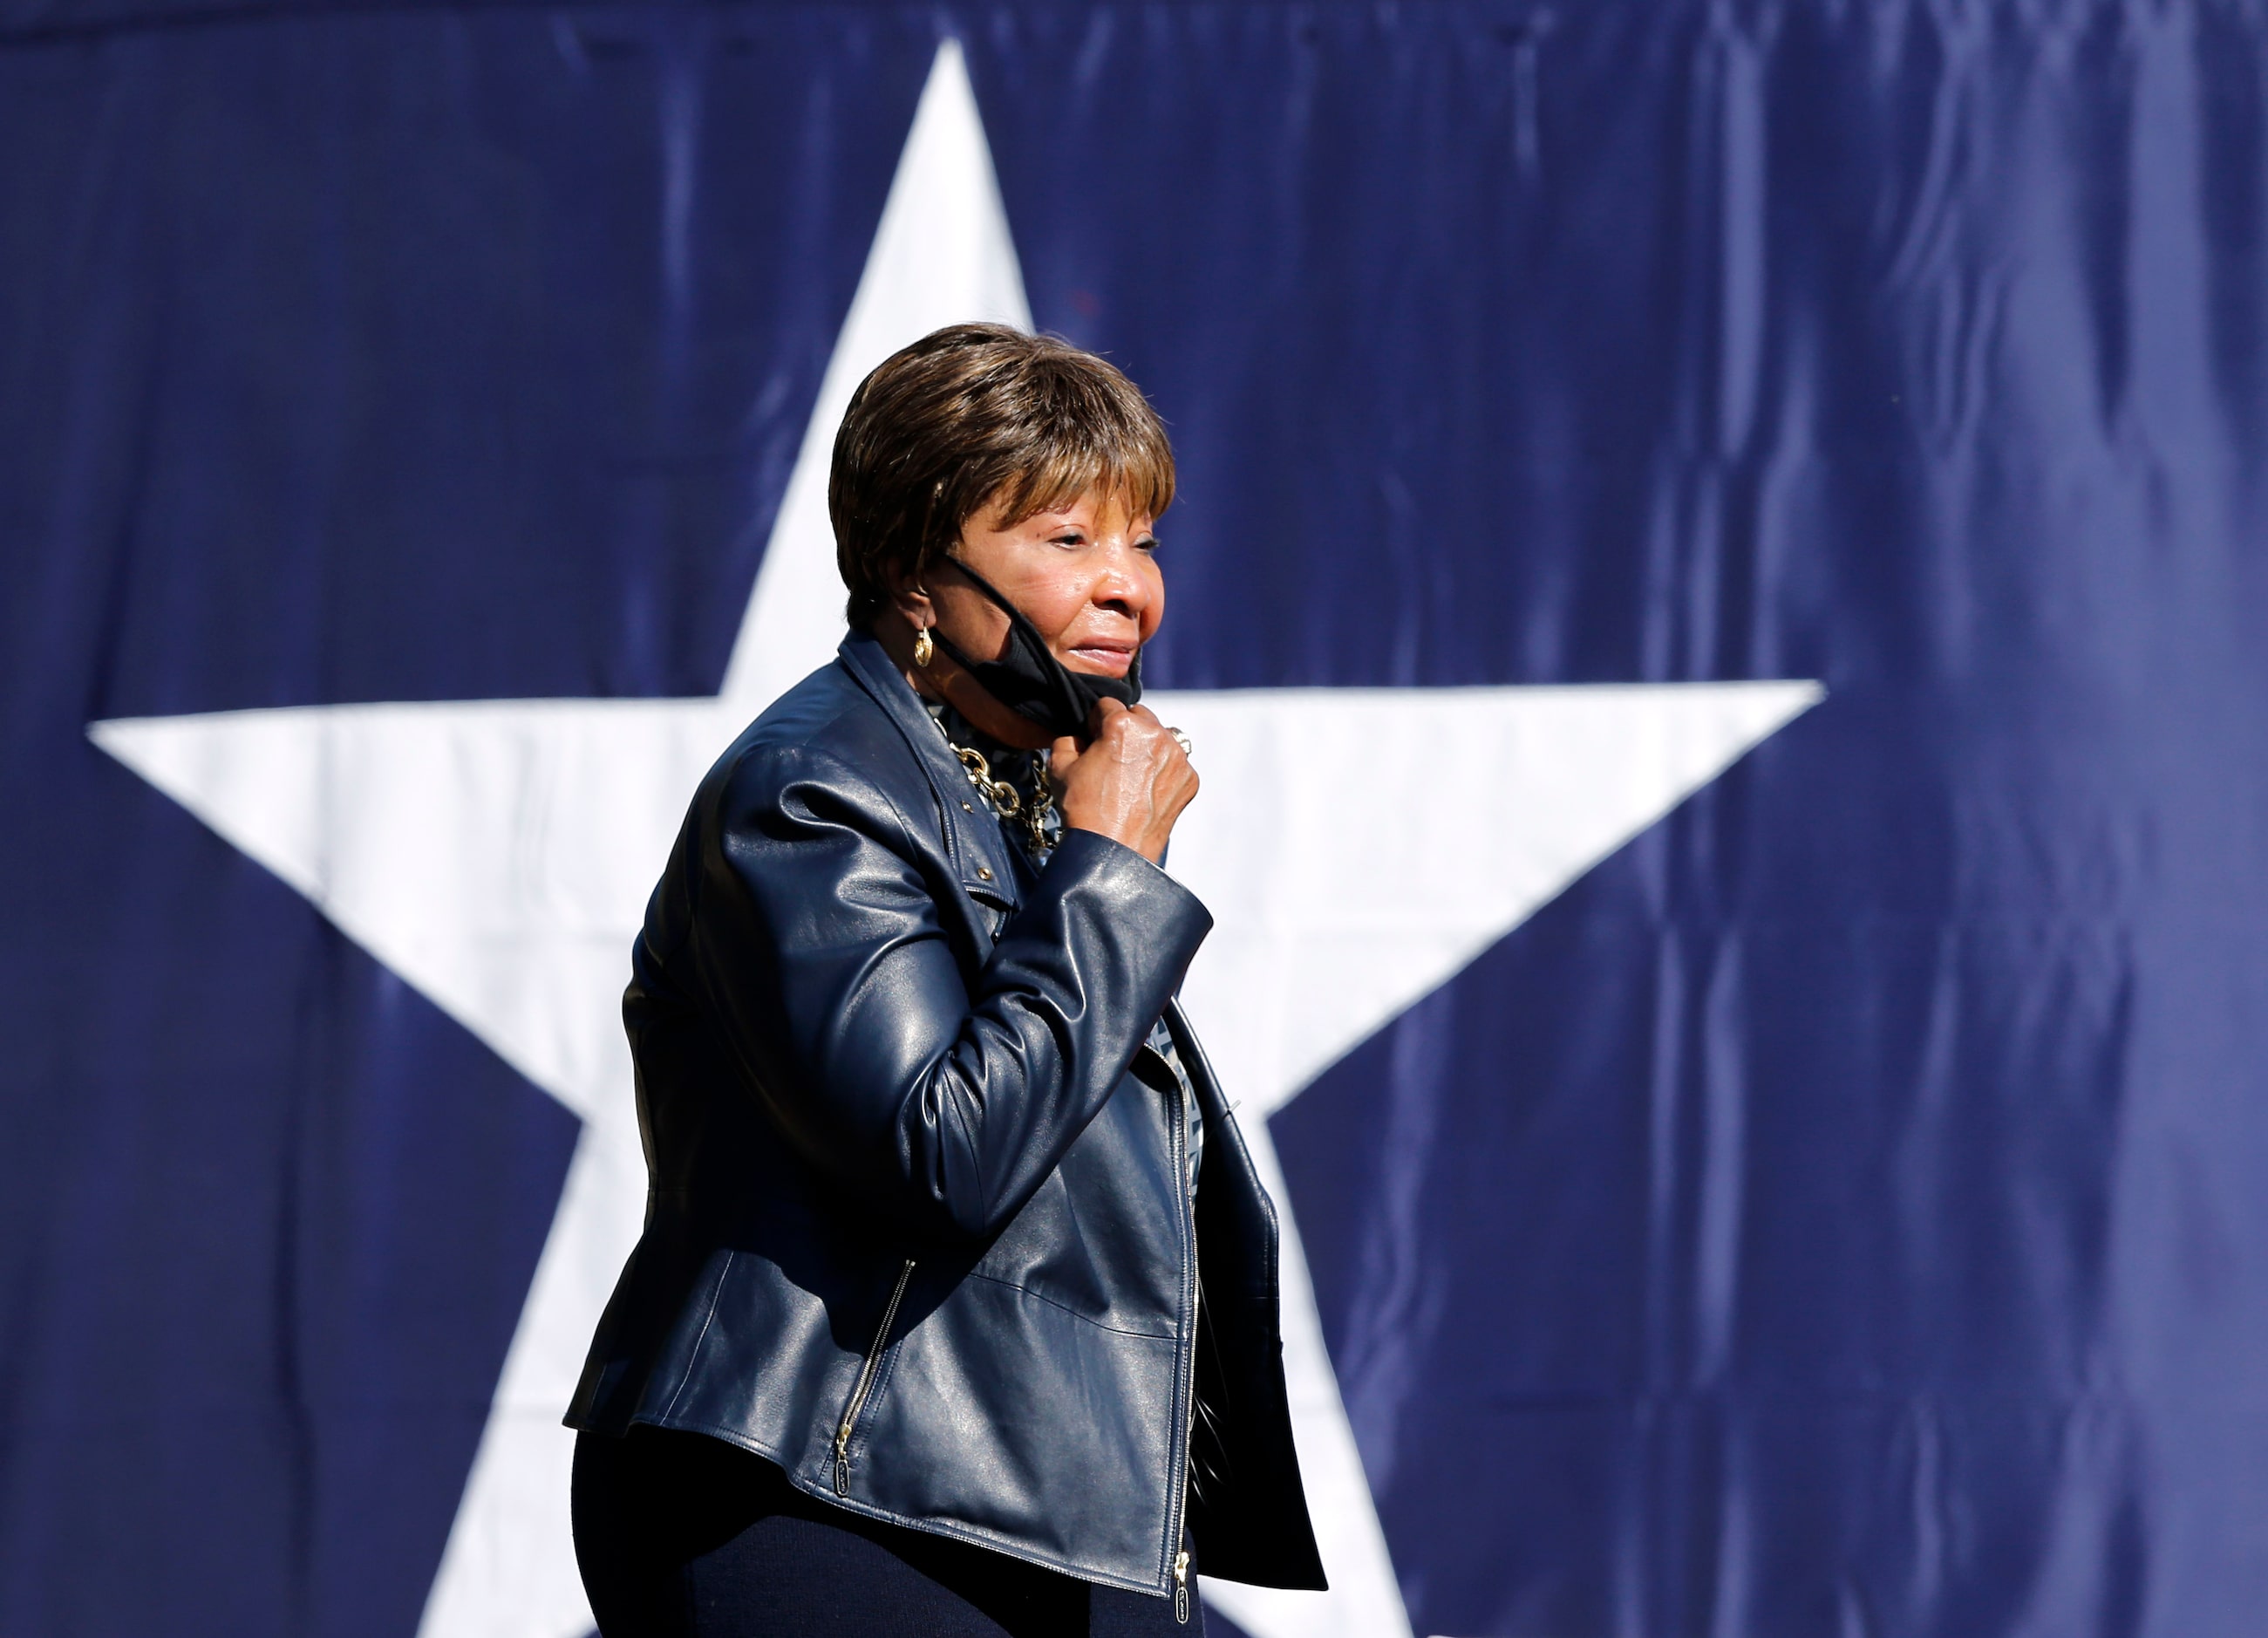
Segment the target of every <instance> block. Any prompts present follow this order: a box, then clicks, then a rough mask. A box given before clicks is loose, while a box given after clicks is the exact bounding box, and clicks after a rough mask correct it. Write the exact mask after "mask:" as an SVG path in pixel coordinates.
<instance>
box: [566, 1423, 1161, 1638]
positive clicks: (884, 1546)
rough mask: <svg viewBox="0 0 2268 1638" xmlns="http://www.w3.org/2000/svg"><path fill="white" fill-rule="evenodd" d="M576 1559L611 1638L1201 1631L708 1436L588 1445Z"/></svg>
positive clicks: (582, 1458)
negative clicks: (798, 1479)
mask: <svg viewBox="0 0 2268 1638" xmlns="http://www.w3.org/2000/svg"><path fill="white" fill-rule="evenodd" d="M574 1504H575V1556H576V1559H577V1561H578V1563H579V1564H580V1565H581V1567H582V1571H583V1586H584V1590H585V1591H586V1592H587V1593H588V1594H589V1595H590V1599H591V1610H592V1613H593V1615H595V1616H596V1617H597V1619H598V1623H599V1632H600V1638H805V1635H806V1634H811V1635H813V1638H916V1635H917V1638H1192V1635H1193V1634H1194V1635H1198V1638H1201V1635H1202V1634H1203V1633H1204V1613H1203V1612H1202V1611H1201V1610H1200V1609H1199V1607H1198V1605H1197V1590H1196V1587H1195V1585H1194V1582H1195V1576H1194V1575H1192V1577H1191V1581H1192V1583H1193V1584H1192V1585H1191V1588H1190V1591H1189V1623H1188V1625H1186V1626H1183V1625H1181V1624H1179V1623H1177V1622H1176V1621H1175V1620H1174V1601H1173V1600H1172V1599H1171V1598H1157V1597H1145V1596H1143V1595H1141V1594H1139V1593H1130V1592H1122V1591H1119V1590H1116V1589H1115V1588H1109V1587H1095V1586H1092V1585H1090V1584H1089V1583H1086V1582H1083V1581H1079V1580H1077V1579H1076V1578H1074V1577H1072V1576H1069V1575H1061V1574H1058V1573H1057V1572H1056V1571H1054V1570H1050V1569H1043V1568H1041V1567H1040V1566H1038V1565H1036V1564H1027V1563H1025V1562H1024V1561H1022V1560H1020V1559H1014V1558H1010V1557H1009V1556H1008V1555H1007V1554H1005V1553H995V1552H992V1551H990V1550H989V1549H987V1548H984V1547H978V1546H970V1545H968V1544H967V1543H965V1542H959V1541H952V1540H948V1539H946V1538H945V1537H942V1536H932V1535H927V1534H924V1532H922V1531H912V1530H902V1529H899V1528H896V1527H895V1526H892V1525H888V1524H877V1523H875V1522H874V1521H873V1520H870V1519H865V1518H861V1517H859V1516H858V1515H856V1514H854V1513H849V1512H846V1511H844V1510H843V1509H840V1508H835V1507H829V1506H828V1504H827V1503H825V1502H823V1501H814V1499H812V1498H811V1497H809V1496H806V1495H805V1494H802V1493H801V1492H800V1491H799V1490H797V1489H796V1488H795V1487H793V1486H792V1485H790V1484H789V1483H788V1482H787V1476H786V1475H785V1474H784V1473H782V1472H780V1470H779V1469H778V1468H777V1467H776V1466H774V1465H772V1464H771V1463H770V1462H767V1461H765V1460H764V1459H763V1458H762V1457H758V1456H752V1455H750V1454H749V1453H748V1452H747V1451H745V1450H739V1449H737V1448H736V1447H734V1446H733V1445H729V1444H726V1443H725V1442H724V1441H723V1440H721V1439H711V1438H708V1437H706V1436H705V1435H701V1434H688V1433H673V1432H666V1431H664V1430H662V1429H659V1428H633V1429H632V1430H631V1431H630V1434H629V1435H626V1436H625V1437H623V1438H620V1439H615V1438H609V1437H608V1436H607V1435H603V1434H588V1433H586V1434H583V1435H578V1437H577V1439H576V1441H575V1496H574Z"/></svg>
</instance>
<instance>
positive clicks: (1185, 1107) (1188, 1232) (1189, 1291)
mask: <svg viewBox="0 0 2268 1638" xmlns="http://www.w3.org/2000/svg"><path fill="white" fill-rule="evenodd" d="M1168 1067H1170V1066H1168ZM1173 1151H1174V1192H1175V1195H1176V1196H1178V1197H1179V1199H1180V1205H1181V1218H1182V1226H1183V1234H1182V1246H1183V1248H1184V1251H1183V1271H1184V1272H1183V1273H1182V1313H1183V1314H1185V1315H1187V1316H1188V1317H1189V1378H1188V1383H1187V1385H1186V1387H1185V1388H1184V1390H1183V1394H1182V1461H1181V1472H1179V1473H1178V1474H1176V1475H1175V1477H1177V1478H1178V1479H1180V1480H1181V1483H1180V1484H1178V1485H1176V1486H1175V1488H1174V1494H1173V1497H1172V1504H1171V1506H1170V1507H1169V1508H1168V1509H1167V1515H1166V1519H1167V1526H1168V1528H1170V1529H1171V1530H1172V1531H1173V1538H1174V1539H1175V1541H1177V1542H1178V1541H1181V1540H1183V1539H1184V1538H1185V1537H1184V1533H1183V1532H1184V1531H1185V1530H1186V1528H1187V1527H1186V1525H1185V1524H1184V1523H1183V1519H1182V1510H1183V1508H1184V1505H1185V1504H1186V1503H1187V1501H1189V1447H1190V1445H1191V1443H1192V1442H1194V1437H1195V1432H1196V1423H1197V1214H1196V1212H1195V1210H1194V1209H1193V1208H1192V1206H1191V1203H1190V1200H1189V1081H1187V1080H1186V1079H1184V1078H1183V1077H1182V1075H1179V1074H1176V1075H1175V1077H1174V1145H1173ZM1174 1620H1175V1622H1177V1623H1179V1624H1180V1625H1182V1626H1187V1625H1188V1624H1189V1549H1188V1548H1187V1547H1183V1548H1182V1549H1181V1551H1180V1553H1179V1555H1178V1556H1176V1557H1175V1560H1174Z"/></svg>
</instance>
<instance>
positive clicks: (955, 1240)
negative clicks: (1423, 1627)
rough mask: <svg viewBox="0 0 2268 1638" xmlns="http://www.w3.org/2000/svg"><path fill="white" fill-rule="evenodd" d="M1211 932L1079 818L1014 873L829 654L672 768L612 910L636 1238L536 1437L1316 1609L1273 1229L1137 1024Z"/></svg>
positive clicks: (1198, 1075)
mask: <svg viewBox="0 0 2268 1638" xmlns="http://www.w3.org/2000/svg"><path fill="white" fill-rule="evenodd" d="M1210 926H1211V917H1210V916H1209V915H1207V914H1206V912H1205V910H1204V906H1203V905H1202V904H1199V903H1198V902H1197V899H1196V898H1195V897H1194V896H1191V895H1190V894H1189V891H1188V889H1185V888H1182V886H1180V885H1179V884H1178V883H1176V882H1175V881H1174V880H1173V879H1172V878H1171V877H1169V876H1167V874H1164V873H1163V872H1162V871H1160V870H1159V869H1158V868H1157V867H1155V866H1153V865H1152V864H1151V863H1150V862H1149V861H1148V860H1145V859H1144V858H1142V857H1141V856H1140V855H1139V854H1138V853H1136V852H1133V851H1132V850H1131V849H1130V848H1127V847H1123V846H1122V845H1119V844H1118V843H1116V842H1113V841H1111V840H1109V839H1108V838H1106V837H1101V836H1098V835H1095V834H1094V833H1092V832H1089V831H1081V830H1071V831H1067V832H1066V833H1065V834H1064V838H1063V841H1062V843H1061V844H1060V845H1059V846H1058V847H1057V849H1056V851H1055V852H1054V854H1053V856H1052V857H1051V859H1050V860H1049V863H1048V866H1047V867H1046V869H1045V870H1044V871H1035V869H1034V868H1033V867H1032V866H1031V864H1030V863H1029V862H1028V861H1027V860H1026V859H1025V858H1024V857H1023V855H1022V853H1021V851H1020V849H1019V848H1018V847H1017V846H1015V845H1013V843H1012V842H1011V841H1010V839H1009V837H1007V836H1006V835H1005V832H1004V830H1003V828H1002V825H1001V823H1000V821H999V820H998V818H997V817H996V816H995V815H993V814H992V813H991V812H990V810H989V809H988V808H987V807H986V805H985V803H984V802H983V800H982V799H981V798H980V797H978V796H977V795H976V793H975V792H974V790H973V788H972V787H971V785H970V783H969V781H968V778H967V776H966V775H965V774H964V772H963V771H962V770H961V766H960V764H958V763H957V762H956V761H955V760H954V756H953V754H952V752H951V750H950V749H949V748H948V747H947V746H946V743H945V741H944V739H943V737H942V736H941V735H940V734H939V733H938V731H937V728H936V726H935V725H934V724H933V723H932V721H931V720H930V719H929V717H928V715H927V714H926V713H925V712H924V710H923V708H922V705H921V703H920V701H919V700H918V699H917V697H915V695H914V692H913V690H911V689H910V688H909V687H908V686H907V683H906V682H905V679H904V678H903V677H902V675H900V674H898V673H897V672H896V670H895V668H893V667H892V666H891V665H890V663H889V660H887V657H886V656H885V655H884V654H883V653H882V650H881V648H880V646H879V645H878V644H876V643H875V642H874V640H873V638H871V637H868V636H866V635H865V634H863V633H856V632H854V633H853V634H851V637H850V638H847V639H846V640H845V641H844V643H843V647H842V650H841V652H840V653H839V655H838V656H837V658H836V662H835V663H834V664H832V665H829V666H827V667H824V668H821V670H819V671H817V672H814V674H813V675H811V676H810V677H808V678H806V680H805V681H804V682H802V683H799V684H798V685H797V686H796V688H795V689H794V690H792V691H791V692H789V693H788V694H787V695H786V696H784V697H783V698H782V699H780V701H779V702H778V703H777V705H773V706H772V708H771V709H770V710H769V711H767V712H764V714H763V715H762V717H760V718H758V719H756V721H755V724H753V725H752V726H751V727H749V728H748V729H747V731H746V732H745V733H743V734H741V735H740V739H739V740H738V741H737V742H735V743H734V744H733V747H732V748H731V749H729V750H727V751H726V752H725V755H724V756H723V757H722V758H721V759H719V761H718V763H717V765H716V766H715V767H714V768H712V769H711V771H710V772H709V774H708V776H707V777H706V778H704V779H703V781H702V784H701V787H700V790H699V792H698V793H696V796H695V797H694V800H693V806H692V808H691V810H690V811H689V813H688V814H687V815H686V819H685V824H684V827H683V829H682V830H681V832H680V833H679V836H678V838H677V843H676V845H675V847H674V850H673V852H672V853H671V856H670V860H669V865H668V868H667V870H666V872H665V874H663V876H662V879H661V882H660V884H659V886H658V887H656V889H654V894H653V898H652V903H651V904H650V905H649V907H648V909H647V912H646V922H645V928H644V933H642V934H641V935H640V937H639V939H638V941H637V948H636V953H635V956H634V973H635V976H634V978H633V979H632V982H631V984H630V990H629V992H628V994H627V996H626V997H625V998H624V1002H623V1015H624V1017H625V1020H626V1022H627V1023H628V1026H629V1029H630V1046H631V1051H632V1054H633V1056H634V1058H635V1059H636V1061H637V1097H638V1116H639V1121H640V1125H641V1127H642V1129H643V1132H644V1140H645V1153H646V1164H647V1169H648V1175H649V1178H650V1192H649V1196H648V1200H647V1206H646V1219H645V1231H644V1236H643V1238H641V1239H640V1241H639V1243H638V1245H637V1251H635V1252H634V1253H633V1254H632V1256H631V1258H630V1264H629V1265H628V1266H627V1267H626V1268H625V1269H624V1270H623V1272H622V1279H621V1281H620V1283H619V1284H618V1285H617V1287H616V1288H615V1294H614V1297H613V1299H612V1301H611V1302H609V1303H608V1307H607V1311H606V1316H605V1317H604V1318H603V1319H602V1320H601V1321H600V1326H599V1332H598V1335H597V1338H596V1339H595V1340H594V1341H593V1344H592V1347H591V1354H590V1360H589V1362H588V1364H587V1365H586V1366H585V1370H584V1374H583V1378H582V1381H581V1383H580V1385H579V1386H578V1389H577V1391H576V1395H575V1399H574V1404H573V1408H572V1409H571V1411H570V1413H569V1414H568V1417H567V1420H568V1423H569V1425H570V1426H571V1427H575V1428H587V1429H595V1430H599V1431H601V1432H606V1433H621V1432H622V1431H623V1430H624V1429H626V1428H628V1427H629V1426H630V1424H632V1423H634V1422H647V1423H652V1424H655V1425H657V1426H659V1427H664V1428H684V1429H691V1430H696V1431H698V1432H701V1433H705V1434H711V1435H715V1436H716V1437H718V1438H721V1439H725V1440H729V1441H731V1442H733V1443H734V1444H737V1445H740V1446H742V1447H744V1448H746V1449H747V1450H754V1451H756V1452H758V1453H760V1454H762V1455H763V1456H765V1457H769V1458H770V1460H772V1461H773V1462H775V1463H777V1464H778V1465H779V1466H780V1467H781V1468H783V1469H784V1470H785V1472H787V1474H788V1476H789V1478H790V1479H792V1481H793V1482H794V1483H795V1484H796V1485H797V1486H798V1487H800V1488H802V1489H804V1490H806V1491H808V1492H810V1493H811V1494H814V1495H818V1496H821V1497H823V1498H824V1499H826V1500H828V1501H832V1502H834V1503H835V1504H836V1505H838V1506H841V1507H844V1508H848V1509H851V1510H852V1511H854V1512H858V1513H862V1514H865V1515H867V1516H871V1517H874V1518H880V1519H886V1520H888V1521H890V1522H891V1523H894V1524H905V1525H910V1526H912V1527H914V1528H916V1529H919V1530H925V1531H935V1532H937V1533H939V1534H941V1535H947V1536H953V1537H957V1538H961V1539H964V1540H968V1541H972V1542H976V1543H979V1544H981V1545H983V1546H989V1547H993V1548H997V1549H998V1550H1000V1551H1002V1552H1005V1553H1013V1554H1015V1555H1016V1556H1018V1557H1020V1558H1024V1559H1028V1560H1031V1561H1035V1562H1037V1563H1041V1564H1046V1565H1049V1566H1051V1567H1053V1568H1057V1569H1060V1570H1064V1571H1067V1572H1069V1573H1071V1574H1072V1575H1079V1576H1082V1577H1084V1578H1086V1579H1087V1580H1089V1581H1095V1582H1101V1583H1108V1584H1110V1585H1113V1586H1119V1587H1126V1588H1131V1589H1135V1590H1141V1591H1145V1592H1151V1593H1160V1594H1163V1593H1167V1592H1169V1591H1171V1590H1174V1586H1175V1572H1176V1561H1177V1559H1178V1558H1179V1555H1180V1552H1181V1548H1182V1540H1183V1527H1184V1524H1185V1523H1186V1524H1187V1526H1188V1529H1189V1533H1190V1536H1191V1538H1193V1540H1194V1542H1195V1546H1196V1553H1197V1561H1198V1563H1199V1564H1200V1565H1201V1566H1202V1567H1203V1568H1204V1571H1205V1573H1206V1574H1208V1575H1219V1576H1223V1577H1226V1578H1228V1579H1231V1580H1238V1581H1247V1582H1256V1583H1262V1584H1264V1585H1271V1586H1280V1587H1321V1586H1322V1584H1323V1577H1322V1566H1321V1564H1320V1562H1319V1561H1318V1560H1317V1557H1316V1553H1315V1546H1314V1536H1313V1534H1312V1532H1311V1531H1310V1529H1309V1526H1308V1521H1307V1505H1306V1501H1305V1499H1304V1497H1303V1495H1302V1494H1301V1491H1300V1472H1299V1465H1298V1461H1297V1458H1296V1457H1295V1456H1294V1455H1293V1452H1292V1429H1291V1420H1290V1416H1289V1413H1288V1412H1287V1410H1286V1407H1285V1395H1284V1376H1283V1367H1282V1362H1281V1343H1280V1341H1279V1339H1278V1329H1277V1280H1276V1245H1277V1241H1276V1221H1275V1214H1274V1212H1273V1210H1272V1209H1271V1207H1270V1205H1269V1202H1268V1199H1267V1197H1266V1196H1265V1194H1264V1193H1263V1192H1262V1190H1261V1188H1260V1184H1259V1182H1258V1179H1257V1178H1256V1176H1255V1175H1254V1172H1253V1169H1252V1165H1251V1162H1250V1160H1249V1158H1248V1155H1247V1153H1246V1150H1245V1147H1244V1144H1243V1140H1241V1137H1240V1136H1239V1135H1238V1133H1237V1130H1236V1125H1235V1121H1234V1118H1233V1116H1231V1114H1230V1113H1229V1111H1228V1109H1227V1107H1226V1103H1224V1102H1223V1100H1222V1097H1221V1095H1220V1092H1219V1088H1217V1087H1216V1085H1215V1084H1214V1081H1213V1079H1212V1076H1211V1072H1210V1071H1209V1069H1208V1068H1207V1067H1206V1066H1205V1062H1204V1055H1203V1054H1202V1052H1201V1051H1199V1050H1198V1047H1197V1042H1196V1040H1195V1038H1194V1037H1192V1036H1191V1035H1190V1033H1189V1029H1188V1026H1187V1023H1186V1022H1185V1021H1184V1020H1183V1019H1182V1016H1181V1015H1180V1011H1179V1008H1178V1007H1175V1004H1174V1000H1173V996H1174V992H1175V989H1176V988H1177V987H1178V986H1179V985H1180V983H1181V979H1182V973H1183V971H1184V970H1186V969H1187V967H1188V965H1189V959H1190V957H1191V956H1193V955H1194V954H1195V953H1196V951H1197V946H1198V944H1199V942H1200V941H1202V940H1203V939H1204V935H1205V933H1206V931H1207V930H1208V928H1209V927H1210ZM1160 1015H1163V1016H1164V1018H1165V1020H1166V1022H1167V1027H1168V1029H1169V1030H1170V1032H1171V1035H1172V1037H1173V1044H1174V1045H1175V1048H1176V1052H1177V1056H1178V1057H1179V1058H1180V1059H1181V1061H1182V1066H1183V1068H1184V1070H1185V1072H1186V1073H1187V1075H1188V1078H1189V1091H1188V1092H1185V1091H1184V1088H1183V1086H1182V1081H1181V1079H1180V1078H1179V1077H1177V1076H1175V1074H1173V1073H1172V1072H1171V1067H1170V1066H1168V1065H1167V1063H1166V1061H1165V1059H1163V1058H1162V1057H1161V1056H1160V1054H1159V1053H1157V1052H1156V1051H1152V1050H1151V1049H1150V1048H1149V1047H1148V1046H1147V1045H1146V1044H1145V1037H1147V1036H1148V1034H1149V1032H1150V1030H1151V1028H1152V1024H1153V1023H1154V1022H1155V1021H1156V1020H1157V1019H1158V1018H1159V1017H1160ZM1189 1093H1193V1094H1194V1096H1196V1097H1197V1099H1198V1100H1199V1103H1200V1112H1201V1115H1202V1119H1203V1125H1204V1144H1203V1146H1202V1149H1201V1161H1200V1174H1199V1177H1198V1181H1197V1196H1196V1199H1195V1202H1194V1206H1192V1202H1191V1200H1190V1197H1189V1190H1188V1188H1187V1186H1186V1183H1185V1158H1184V1157H1185V1154H1186V1146H1187V1144H1188V1141H1189V1116H1190V1111H1189V1110H1186V1109H1185V1108H1184V1107H1182V1104H1183V1100H1184V1098H1185V1096H1189ZM1200 1289H1202V1301H1200V1295H1199V1294H1200ZM1193 1428H1195V1429H1197V1446H1198V1449H1197V1465H1198V1466H1199V1469H1200V1472H1201V1475H1202V1482H1201V1484H1200V1485H1199V1487H1198V1492H1199V1494H1198V1496H1197V1499H1196V1500H1195V1501H1192V1502H1190V1503H1189V1508H1188V1516H1187V1518H1186V1520H1185V1518H1184V1497H1185V1496H1187V1495H1189V1485H1188V1483H1187V1474H1188V1471H1189V1465H1190V1462H1191V1443H1192V1429H1193Z"/></svg>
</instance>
